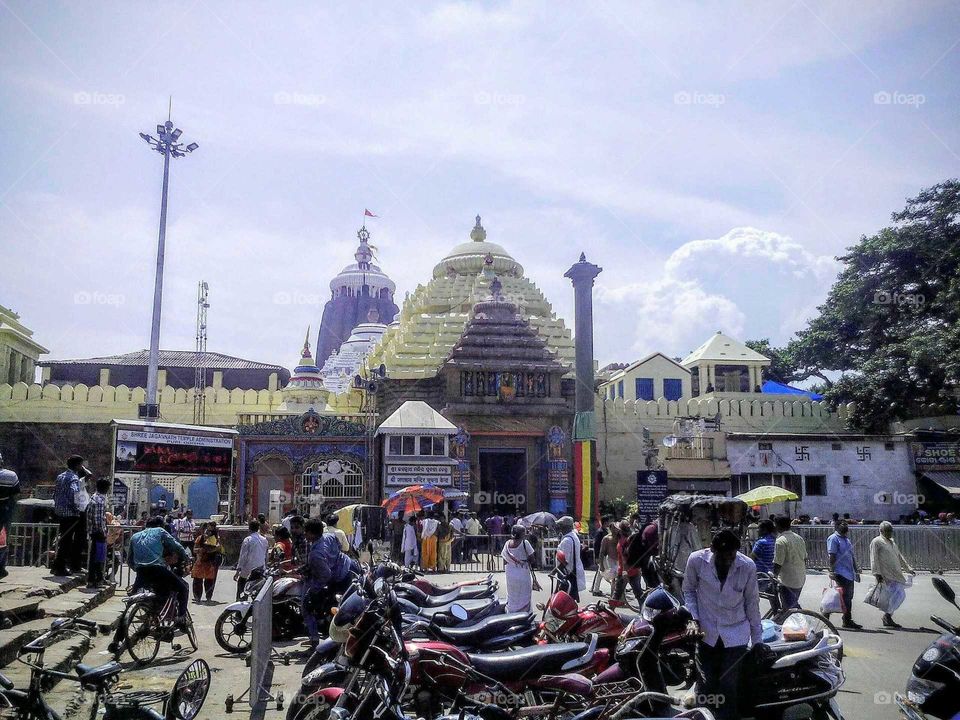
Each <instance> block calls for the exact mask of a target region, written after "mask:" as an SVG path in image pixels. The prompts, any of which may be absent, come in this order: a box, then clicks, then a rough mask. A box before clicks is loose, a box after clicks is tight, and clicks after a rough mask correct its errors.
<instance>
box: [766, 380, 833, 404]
mask: <svg viewBox="0 0 960 720" xmlns="http://www.w3.org/2000/svg"><path fill="white" fill-rule="evenodd" d="M760 390H761V391H762V392H765V393H776V394H778V395H805V396H806V397H808V398H810V399H811V400H823V395H818V394H817V393H815V392H810V391H809V390H802V389H800V388H795V387H792V386H790V385H784V384H783V383H778V382H775V381H773V380H765V381H764V382H763V387H762V388H760Z"/></svg>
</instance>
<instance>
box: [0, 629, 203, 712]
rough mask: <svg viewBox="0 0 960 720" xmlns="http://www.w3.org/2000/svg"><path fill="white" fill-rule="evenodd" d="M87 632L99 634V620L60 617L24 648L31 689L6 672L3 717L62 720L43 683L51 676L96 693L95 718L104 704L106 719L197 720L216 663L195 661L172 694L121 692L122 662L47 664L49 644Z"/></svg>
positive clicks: (1, 686)
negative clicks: (63, 667) (65, 667)
mask: <svg viewBox="0 0 960 720" xmlns="http://www.w3.org/2000/svg"><path fill="white" fill-rule="evenodd" d="M78 628H80V629H78ZM82 630H87V631H89V632H90V633H91V634H93V635H95V634H96V632H97V624H96V623H95V622H91V621H89V620H83V619H71V618H66V619H59V620H55V621H54V622H53V623H52V624H51V625H50V630H48V631H47V632H46V633H44V634H43V635H41V636H40V637H38V638H37V639H35V640H33V641H32V642H30V643H27V644H26V645H24V646H23V647H22V648H20V650H19V651H18V653H17V660H18V661H19V662H22V663H23V664H24V665H26V666H27V667H29V668H30V686H29V688H28V689H27V690H18V689H16V688H15V687H14V684H13V682H11V681H10V679H9V678H7V677H6V676H4V675H3V674H0V717H14V718H16V719H17V720H60V715H59V714H58V713H57V712H56V711H55V710H54V709H53V708H51V707H50V706H49V705H48V704H47V702H46V699H45V697H44V692H43V681H44V679H46V678H56V679H58V680H67V681H70V682H75V683H78V684H79V685H80V686H81V687H82V688H83V689H84V690H90V691H92V692H93V693H94V700H93V707H92V708H91V710H90V720H97V719H98V718H99V717H100V705H101V704H102V705H103V706H104V715H103V718H102V720H193V719H194V718H195V717H196V716H197V715H198V714H199V712H200V709H201V708H202V707H203V703H204V701H205V700H206V697H207V692H208V691H209V689H210V666H209V665H207V663H206V661H204V660H202V659H197V660H194V661H193V662H192V663H191V664H190V666H189V667H187V669H186V670H184V671H183V672H182V673H181V674H180V676H179V677H178V678H177V680H176V682H175V683H174V686H173V689H172V690H171V691H170V692H169V693H167V692H163V691H156V690H144V691H138V692H129V693H118V692H116V691H115V689H116V686H117V684H118V681H119V678H120V675H121V673H122V672H123V667H122V666H121V665H120V663H118V662H117V661H116V660H112V661H110V662H108V663H106V664H104V665H99V666H91V665H85V664H83V663H80V664H79V665H77V666H76V667H75V668H74V672H75V674H72V673H68V672H58V671H56V670H49V669H47V668H45V667H44V666H43V655H44V652H45V651H46V650H47V648H48V647H50V646H51V645H53V644H54V643H55V642H56V641H57V640H58V639H62V636H64V635H66V634H67V633H75V634H79V633H80V632H81V631H82ZM160 703H162V704H163V712H162V713H160V712H157V711H156V710H154V709H153V708H152V707H151V706H152V705H157V704H160Z"/></svg>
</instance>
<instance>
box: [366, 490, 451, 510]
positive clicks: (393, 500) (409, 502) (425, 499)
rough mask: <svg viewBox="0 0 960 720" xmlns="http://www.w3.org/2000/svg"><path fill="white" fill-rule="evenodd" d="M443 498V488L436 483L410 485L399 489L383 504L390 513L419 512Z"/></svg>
mask: <svg viewBox="0 0 960 720" xmlns="http://www.w3.org/2000/svg"><path fill="white" fill-rule="evenodd" d="M443 499H444V495H443V490H442V489H440V488H438V487H436V486H435V485H409V486H408V487H405V488H401V489H400V490H397V492H395V493H394V494H393V495H391V496H390V497H388V498H387V499H386V500H384V501H383V502H382V503H381V505H382V506H383V507H384V508H386V510H387V514H389V515H392V514H393V513H395V512H399V513H400V514H401V515H406V514H407V513H408V512H419V511H420V510H422V509H423V508H424V507H426V506H428V505H433V504H435V503H438V502H441V501H442V500H443Z"/></svg>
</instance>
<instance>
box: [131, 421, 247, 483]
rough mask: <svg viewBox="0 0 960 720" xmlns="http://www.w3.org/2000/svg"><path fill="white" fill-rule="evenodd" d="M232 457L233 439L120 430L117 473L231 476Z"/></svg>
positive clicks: (180, 433) (183, 433)
mask: <svg viewBox="0 0 960 720" xmlns="http://www.w3.org/2000/svg"><path fill="white" fill-rule="evenodd" d="M232 457H233V439H232V438H228V437H213V436H209V435H196V434H191V433H185V432H175V431H170V432H158V431H155V430H128V429H125V428H119V429H118V430H117V443H116V448H115V459H114V471H115V472H135V473H168V474H176V475H229V474H230V465H231V460H232Z"/></svg>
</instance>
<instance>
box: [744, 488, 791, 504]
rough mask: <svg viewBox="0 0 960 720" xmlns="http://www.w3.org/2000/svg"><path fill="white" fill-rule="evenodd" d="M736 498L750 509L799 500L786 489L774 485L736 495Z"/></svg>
mask: <svg viewBox="0 0 960 720" xmlns="http://www.w3.org/2000/svg"><path fill="white" fill-rule="evenodd" d="M737 498H739V499H740V500H743V501H744V502H745V503H746V504H747V505H749V506H751V507H753V506H754V505H769V504H770V503H775V502H784V501H786V500H799V499H800V498H799V497H798V496H797V494H796V493H794V492H790V491H789V490H787V489H786V488H782V487H777V486H776V485H761V486H760V487H755V488H754V489H753V490H750V491H749V492H745V493H744V494H743V495H737Z"/></svg>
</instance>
